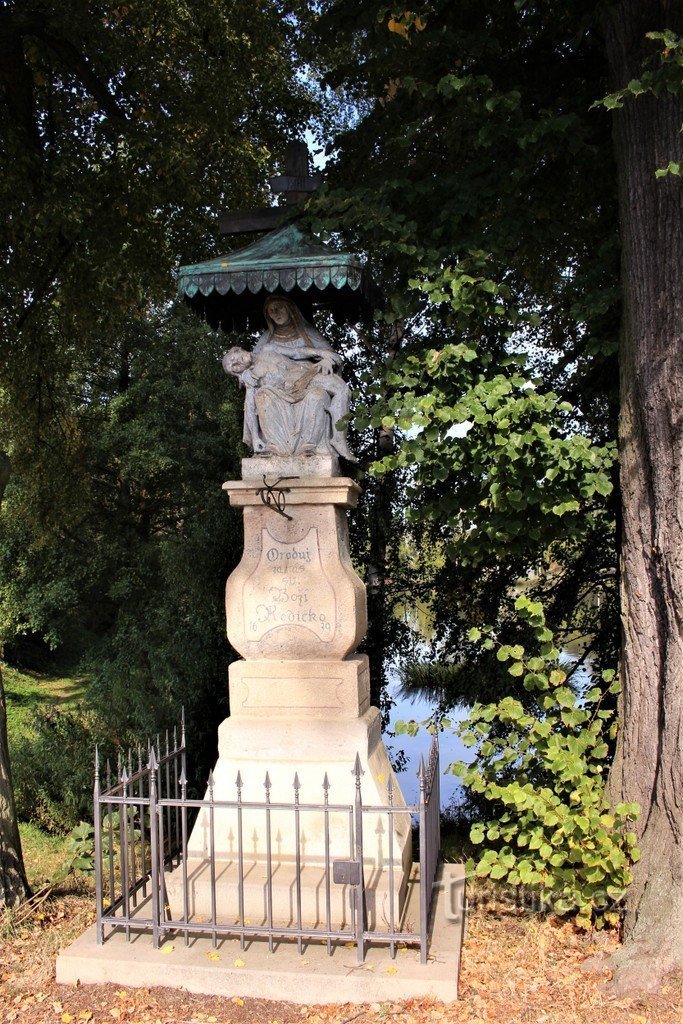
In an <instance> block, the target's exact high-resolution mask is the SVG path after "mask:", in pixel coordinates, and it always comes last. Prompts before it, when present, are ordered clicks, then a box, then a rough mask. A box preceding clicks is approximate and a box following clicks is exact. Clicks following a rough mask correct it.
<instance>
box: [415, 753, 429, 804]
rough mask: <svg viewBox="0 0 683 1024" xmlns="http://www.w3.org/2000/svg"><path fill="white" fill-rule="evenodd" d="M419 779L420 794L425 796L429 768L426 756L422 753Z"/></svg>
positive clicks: (418, 772) (418, 773)
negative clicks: (426, 763)
mask: <svg viewBox="0 0 683 1024" xmlns="http://www.w3.org/2000/svg"><path fill="white" fill-rule="evenodd" d="M417 779H418V782H419V783H420V795H421V796H424V792H425V783H426V779H427V768H426V766H425V759H424V757H423V756H422V755H421V754H420V765H419V767H418V769H417Z"/></svg>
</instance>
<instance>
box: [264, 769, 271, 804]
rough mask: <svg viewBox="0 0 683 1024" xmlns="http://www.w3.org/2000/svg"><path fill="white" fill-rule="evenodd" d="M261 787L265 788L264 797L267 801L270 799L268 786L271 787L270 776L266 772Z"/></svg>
mask: <svg viewBox="0 0 683 1024" xmlns="http://www.w3.org/2000/svg"><path fill="white" fill-rule="evenodd" d="M263 785H264V786H265V790H266V797H267V798H268V799H270V786H271V782H270V774H269V773H268V772H266V777H265V779H264V782H263Z"/></svg>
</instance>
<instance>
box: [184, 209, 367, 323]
mask: <svg viewBox="0 0 683 1024" xmlns="http://www.w3.org/2000/svg"><path fill="white" fill-rule="evenodd" d="M176 277H177V279H178V291H179V293H180V295H181V296H182V298H183V299H185V301H186V302H187V303H188V304H189V305H190V306H191V307H192V308H193V309H194V310H195V311H196V312H197V313H199V314H200V315H201V316H203V317H205V318H206V320H207V321H208V322H209V323H210V324H211V326H212V327H222V328H223V329H224V330H236V329H243V328H244V327H245V326H246V325H249V326H252V327H257V326H262V325H263V317H262V312H261V311H262V309H263V303H264V301H265V299H266V298H267V297H268V296H269V295H273V294H280V295H288V296H289V297H290V298H292V299H293V300H294V301H295V302H296V303H297V304H298V305H299V306H300V308H301V311H302V312H303V313H304V315H305V316H309V317H310V316H311V314H312V313H313V311H314V309H315V308H316V307H321V306H322V307H327V308H330V309H331V310H332V312H333V314H334V316H335V318H336V319H338V320H360V319H362V318H363V317H364V316H366V315H367V314H368V313H369V312H370V311H371V309H372V308H373V303H372V301H371V298H370V284H369V280H368V279H367V275H366V272H365V270H364V268H363V266H362V264H361V262H360V261H359V259H358V257H357V256H354V255H352V254H350V253H345V252H337V251H335V250H334V249H330V248H329V247H328V246H327V245H320V244H313V243H312V242H309V241H307V240H306V238H305V237H304V235H303V233H302V232H301V230H300V229H299V228H298V227H297V226H296V224H288V225H286V226H285V227H282V228H279V229H278V230H277V231H272V232H270V233H269V234H267V235H265V236H264V237H263V238H260V239H258V241H256V242H252V243H251V245H247V246H246V247H245V248H244V249H237V250H236V251H235V252H231V253H227V254H226V255H225V256H217V257H216V258H215V259H212V260H206V262H204V263H193V264H189V265H187V266H184V267H180V268H179V269H178V270H177V271H176Z"/></svg>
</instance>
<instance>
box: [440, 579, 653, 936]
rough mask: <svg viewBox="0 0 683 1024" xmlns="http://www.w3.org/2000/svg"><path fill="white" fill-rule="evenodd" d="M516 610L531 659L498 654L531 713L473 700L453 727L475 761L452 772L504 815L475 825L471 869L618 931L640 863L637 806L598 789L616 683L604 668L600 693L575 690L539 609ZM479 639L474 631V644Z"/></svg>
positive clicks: (512, 651)
mask: <svg viewBox="0 0 683 1024" xmlns="http://www.w3.org/2000/svg"><path fill="white" fill-rule="evenodd" d="M516 609H517V612H518V613H519V615H520V617H521V618H523V619H526V620H527V622H528V624H529V626H530V627H531V628H532V632H533V634H534V636H535V638H536V640H537V642H538V645H539V652H538V654H537V655H536V656H532V657H528V656H527V655H526V653H525V651H524V648H523V647H521V646H519V645H517V646H509V645H500V646H498V648H497V652H496V654H497V658H498V660H499V661H500V662H501V663H504V664H507V671H508V672H509V673H510V675H511V676H514V677H517V676H523V683H524V688H525V689H526V690H528V691H529V692H530V693H531V694H533V695H534V698H535V700H534V703H535V705H536V708H535V711H534V712H532V711H529V710H527V709H525V707H524V706H523V705H522V703H521V702H520V701H519V700H516V699H514V698H512V697H505V698H503V699H502V700H500V701H498V702H496V703H492V704H479V703H477V704H475V705H474V707H473V709H472V711H471V713H470V715H469V717H468V719H466V720H465V721H464V722H462V723H460V725H459V726H458V732H459V734H460V737H461V739H462V741H463V743H464V744H465V745H466V746H469V747H474V748H475V749H476V755H475V758H474V761H473V762H472V763H471V764H469V765H466V764H464V763H462V762H458V763H456V764H454V765H452V766H451V771H452V772H453V773H454V774H456V775H459V776H460V777H461V778H462V781H463V784H464V786H466V787H469V788H470V789H471V790H473V791H474V792H475V793H479V794H481V795H483V796H484V797H485V798H486V799H488V800H489V801H491V802H492V804H493V806H495V807H498V808H500V810H499V813H498V815H497V817H496V818H492V819H491V820H489V821H486V822H484V823H481V822H480V823H477V824H475V825H474V826H473V827H472V829H471V832H470V838H471V840H472V842H473V843H475V844H477V845H485V847H486V849H485V851H484V853H483V855H482V856H481V857H480V859H479V860H478V861H477V862H475V861H470V864H469V867H470V869H471V870H473V871H474V873H475V874H476V875H477V876H479V877H490V878H492V879H500V880H501V881H505V882H507V883H509V884H512V885H526V886H530V887H533V888H534V889H535V890H536V891H538V892H539V894H540V897H541V899H542V900H543V902H547V903H548V904H549V905H551V906H552V907H553V909H554V910H555V911H556V912H557V913H560V914H575V915H576V919H577V923H578V924H579V925H581V926H585V927H587V926H589V925H590V924H591V923H595V924H596V925H598V926H601V925H604V924H616V923H617V922H618V920H619V916H620V914H619V902H620V900H621V899H622V897H623V896H624V893H625V891H626V889H627V887H628V885H629V884H630V882H631V881H632V875H631V865H632V864H633V863H634V862H635V861H637V860H638V859H639V856H640V854H639V851H638V850H637V849H636V836H635V834H634V833H633V832H632V831H629V822H630V821H632V820H633V819H634V818H636V817H637V815H638V812H639V807H638V805H637V804H623V803H622V804H617V805H616V807H613V808H612V807H610V805H609V800H608V798H607V794H606V789H605V783H606V780H605V774H606V758H607V756H608V753H609V741H610V740H613V739H614V737H615V735H616V722H615V721H614V720H613V718H614V711H612V710H605V709H603V708H602V707H601V704H602V701H603V698H604V695H605V693H606V692H607V690H609V692H611V693H615V692H618V689H619V684H618V681H617V680H616V679H615V673H614V672H613V671H605V672H603V673H602V679H603V681H604V683H605V684H606V685H605V687H600V686H593V687H591V688H590V689H589V690H588V691H587V692H585V693H577V692H576V690H575V689H574V688H573V687H572V686H571V685H569V683H568V680H567V676H566V673H565V672H564V671H563V670H562V669H561V668H560V667H559V651H558V650H557V648H556V647H555V645H554V642H553V636H552V633H551V632H550V630H549V629H548V628H547V626H546V624H545V616H544V613H543V607H542V605H541V604H540V603H538V602H534V601H531V600H530V599H529V598H527V597H526V596H524V595H522V596H520V597H519V598H518V599H517V602H516ZM486 633H490V630H489V629H485V630H483V631H482V630H479V629H474V630H472V631H471V632H470V638H471V639H472V640H478V639H480V638H482V636H483V635H484V634H486ZM483 643H484V646H485V647H486V648H487V649H489V650H492V649H493V648H494V647H495V646H496V644H495V641H494V640H493V639H492V638H491V636H485V639H484V641H483Z"/></svg>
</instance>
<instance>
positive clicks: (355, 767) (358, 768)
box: [352, 753, 365, 786]
mask: <svg viewBox="0 0 683 1024" xmlns="http://www.w3.org/2000/svg"><path fill="white" fill-rule="evenodd" d="M352 774H353V775H355V776H356V785H357V786H360V777H361V775H365V772H364V771H363V769H362V767H361V763H360V754H358V753H357V754H356V760H355V761H354V764H353V772H352Z"/></svg>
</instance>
